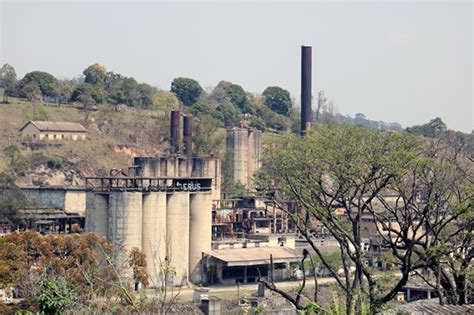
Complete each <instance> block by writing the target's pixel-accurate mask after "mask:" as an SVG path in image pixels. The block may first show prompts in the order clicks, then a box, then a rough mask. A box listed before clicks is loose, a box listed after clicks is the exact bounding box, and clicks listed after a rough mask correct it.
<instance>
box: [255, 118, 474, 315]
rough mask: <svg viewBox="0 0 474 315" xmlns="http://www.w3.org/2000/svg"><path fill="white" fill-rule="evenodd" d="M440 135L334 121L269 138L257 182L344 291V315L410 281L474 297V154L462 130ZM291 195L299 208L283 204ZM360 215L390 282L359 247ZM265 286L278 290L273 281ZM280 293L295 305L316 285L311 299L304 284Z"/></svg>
mask: <svg viewBox="0 0 474 315" xmlns="http://www.w3.org/2000/svg"><path fill="white" fill-rule="evenodd" d="M431 128H433V129H434V131H437V130H439V129H440V128H439V127H438V124H435V123H433V122H430V123H429V124H427V125H424V126H420V127H417V128H414V129H415V130H417V131H420V132H426V133H427V134H428V135H434V134H433V132H432V131H429V129H431ZM426 129H428V130H426ZM437 135H438V137H437V138H434V139H433V138H424V137H415V136H413V135H411V134H409V133H385V132H380V131H377V130H373V129H368V128H364V127H362V126H351V125H347V124H346V125H342V124H338V123H333V124H327V125H320V126H318V127H317V128H315V130H314V131H313V132H312V133H311V134H309V135H308V136H306V137H300V136H297V135H295V134H287V135H284V136H281V137H275V138H273V139H271V140H270V141H269V142H268V143H267V145H266V146H265V153H264V157H263V167H262V169H261V171H260V174H259V176H258V179H259V183H260V185H259V186H260V188H261V189H262V190H263V191H267V192H268V196H270V198H272V199H273V201H274V202H275V203H277V204H278V205H279V206H280V207H281V208H282V209H284V211H286V212H287V213H288V215H289V216H290V218H291V220H292V222H294V223H295V225H296V227H297V229H298V231H299V233H300V235H302V236H303V237H304V238H305V239H306V240H307V242H308V244H309V245H310V246H311V248H312V249H313V250H314V252H315V253H316V254H317V257H318V258H319V260H320V261H321V264H322V265H323V266H324V267H325V268H327V270H329V271H330V274H331V275H332V277H333V278H334V279H335V281H336V283H337V286H338V288H339V290H340V291H341V292H342V293H343V295H344V296H345V306H344V309H345V311H346V314H364V313H366V312H365V311H363V310H364V309H365V310H366V311H368V312H367V313H368V314H376V313H379V312H380V311H381V310H382V309H383V307H384V306H385V304H386V303H388V302H389V301H391V300H392V299H394V297H395V296H396V294H397V292H399V290H400V288H402V287H403V286H405V285H406V284H407V282H408V280H416V279H418V280H420V281H421V282H423V283H424V284H425V285H428V286H429V287H432V288H434V289H435V290H436V292H437V293H438V294H439V295H440V296H441V301H443V302H444V303H447V304H460V305H462V304H468V303H473V302H474V273H473V272H472V262H473V259H474V249H473V248H472V244H473V241H474V240H473V235H474V234H473V233H474V206H473V200H474V195H473V194H474V186H473V182H474V163H473V162H474V159H473V155H474V152H473V150H472V147H469V146H467V145H466V144H467V142H466V140H465V139H464V138H462V137H452V136H453V135H452V134H450V133H446V132H444V133H438V134H437ZM393 199H395V200H393ZM289 200H291V201H293V202H294V203H296V204H297V205H298V206H299V208H300V209H304V210H303V211H300V212H297V213H296V212H291V211H289V210H288V207H287V204H288V203H287V202H288V201H289ZM341 213H342V215H341ZM364 220H372V221H373V222H374V224H376V225H377V231H376V232H375V235H374V236H375V239H376V240H379V241H380V242H381V244H383V247H382V248H383V249H382V252H383V253H384V254H385V258H384V259H387V260H388V261H389V262H390V263H391V264H392V265H393V266H394V268H395V270H396V273H392V274H390V277H389V278H390V281H386V279H384V277H379V276H378V275H377V271H376V270H375V269H374V268H373V267H372V266H371V265H370V261H371V259H375V258H376V257H377V256H376V255H374V256H373V257H371V253H370V252H367V251H366V250H365V249H364V248H363V241H364V240H363V239H362V236H361V235H362V232H363V222H364ZM315 222H318V224H321V225H322V226H324V228H325V229H326V230H327V231H328V232H329V234H330V235H331V237H333V238H334V239H335V240H336V241H337V243H338V245H339V248H340V251H338V253H337V255H338V256H339V261H340V262H341V263H342V267H343V274H339V273H338V271H337V266H335V265H334V263H333V262H332V261H333V260H334V259H330V258H331V257H328V255H327V254H325V253H324V252H322V250H321V249H320V248H319V246H318V244H317V242H315V241H314V238H313V237H312V234H311V229H312V226H313V224H314V223H315ZM305 258H306V257H305ZM304 260H305V259H303V262H304ZM311 263H313V261H312V260H311ZM321 264H320V265H321ZM302 265H303V264H302ZM351 266H353V268H354V270H353V271H351V268H352V267H351ZM303 283H304V282H303ZM265 284H266V285H267V287H268V288H270V289H271V290H274V291H277V292H278V288H277V286H276V285H275V284H273V283H271V282H269V283H267V282H265ZM303 287H304V285H303ZM282 295H284V294H282ZM284 296H285V295H284ZM285 297H286V298H287V299H288V300H289V301H291V303H293V304H294V305H295V307H296V308H298V309H300V310H305V309H307V308H308V307H315V304H316V305H317V304H318V299H317V292H316V293H315V295H314V298H313V299H311V300H309V301H308V300H302V299H301V291H300V290H298V292H297V293H296V295H292V296H291V295H286V296H285ZM367 306H368V307H367ZM367 309H368V310H367Z"/></svg>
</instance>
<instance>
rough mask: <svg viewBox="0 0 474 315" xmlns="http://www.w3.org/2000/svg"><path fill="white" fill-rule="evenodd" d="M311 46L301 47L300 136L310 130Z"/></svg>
mask: <svg viewBox="0 0 474 315" xmlns="http://www.w3.org/2000/svg"><path fill="white" fill-rule="evenodd" d="M311 55H312V54H311V46H301V134H302V135H304V134H306V133H307V132H308V131H309V130H310V129H311V122H312V115H313V113H312V109H311V67H312V66H311V58H312V57H311Z"/></svg>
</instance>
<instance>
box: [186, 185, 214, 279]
mask: <svg viewBox="0 0 474 315" xmlns="http://www.w3.org/2000/svg"><path fill="white" fill-rule="evenodd" d="M211 209H212V195H211V193H197V194H191V201H190V219H189V221H190V223H189V224H190V226H189V229H190V230H189V277H190V279H191V281H192V282H193V283H200V282H202V281H203V280H204V279H203V275H202V268H201V263H200V262H201V258H202V253H203V252H208V251H210V250H211V234H212V211H211Z"/></svg>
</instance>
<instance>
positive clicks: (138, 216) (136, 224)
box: [108, 191, 142, 251]
mask: <svg viewBox="0 0 474 315" xmlns="http://www.w3.org/2000/svg"><path fill="white" fill-rule="evenodd" d="M108 214H109V222H108V228H109V233H108V238H109V241H110V242H111V243H113V244H115V245H120V246H123V247H124V249H125V250H127V251H129V250H131V249H132V248H138V249H141V247H142V232H141V231H142V193H141V192H128V191H124V192H121V191H116V192H111V193H110V195H109V213H108Z"/></svg>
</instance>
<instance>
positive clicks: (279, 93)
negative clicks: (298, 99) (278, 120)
mask: <svg viewBox="0 0 474 315" xmlns="http://www.w3.org/2000/svg"><path fill="white" fill-rule="evenodd" d="M263 96H264V97H265V105H267V106H268V107H269V108H270V109H271V110H273V111H274V112H277V113H278V114H281V115H285V116H288V114H289V112H290V109H291V106H292V104H291V96H290V92H288V91H287V90H285V89H282V88H281V87H278V86H269V87H267V88H266V89H265V91H263Z"/></svg>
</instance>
